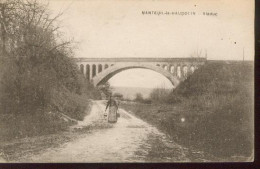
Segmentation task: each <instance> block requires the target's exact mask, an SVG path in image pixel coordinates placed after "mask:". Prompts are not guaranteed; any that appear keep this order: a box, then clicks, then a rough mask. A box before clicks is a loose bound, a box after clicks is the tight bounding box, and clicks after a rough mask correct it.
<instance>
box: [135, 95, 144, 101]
mask: <svg viewBox="0 0 260 169" xmlns="http://www.w3.org/2000/svg"><path fill="white" fill-rule="evenodd" d="M135 101H136V102H140V103H142V102H143V101H144V98H143V95H142V94H141V93H136V95H135Z"/></svg>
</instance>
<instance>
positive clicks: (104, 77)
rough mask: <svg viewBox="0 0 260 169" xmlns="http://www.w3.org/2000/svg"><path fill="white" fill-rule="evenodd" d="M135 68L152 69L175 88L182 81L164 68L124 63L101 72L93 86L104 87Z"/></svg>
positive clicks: (95, 78) (94, 80)
mask: <svg viewBox="0 0 260 169" xmlns="http://www.w3.org/2000/svg"><path fill="white" fill-rule="evenodd" d="M134 68H143V69H150V70H153V71H155V72H158V73H160V74H161V75H163V76H165V77H166V78H167V79H169V81H170V82H171V83H172V85H173V86H174V87H176V86H178V84H179V82H180V80H179V79H178V78H177V77H176V76H174V75H173V74H171V73H170V72H169V71H167V70H165V69H163V68H162V67H159V66H156V65H151V64H144V63H127V64H126V63H124V64H116V65H114V66H111V67H109V68H108V69H107V70H106V71H103V72H101V73H100V74H98V75H97V76H95V77H94V78H93V84H94V85H95V86H98V85H102V84H104V83H105V82H107V81H108V80H109V79H110V78H111V77H113V76H114V75H116V74H117V73H120V72H122V71H124V70H128V69H134Z"/></svg>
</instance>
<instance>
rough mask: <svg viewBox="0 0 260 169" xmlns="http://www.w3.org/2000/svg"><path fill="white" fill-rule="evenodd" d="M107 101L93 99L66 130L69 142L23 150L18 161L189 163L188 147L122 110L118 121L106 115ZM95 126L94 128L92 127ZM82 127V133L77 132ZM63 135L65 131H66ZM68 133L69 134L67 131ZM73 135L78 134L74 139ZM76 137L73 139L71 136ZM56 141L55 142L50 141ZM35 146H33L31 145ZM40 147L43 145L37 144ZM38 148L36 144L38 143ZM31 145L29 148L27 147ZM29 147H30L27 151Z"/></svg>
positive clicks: (16, 159)
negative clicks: (86, 113)
mask: <svg viewBox="0 0 260 169" xmlns="http://www.w3.org/2000/svg"><path fill="white" fill-rule="evenodd" d="M104 109H105V104H104V101H95V102H93V106H92V110H91V113H90V115H89V116H87V117H86V118H85V119H84V121H82V122H79V123H78V125H76V126H73V127H72V128H71V131H69V132H67V134H68V138H69V139H68V141H67V142H64V143H62V144H59V145H56V146H49V147H48V146H46V148H45V149H42V150H41V151H38V152H36V153H28V152H26V151H25V152H24V153H23V155H20V156H18V157H19V158H13V160H11V161H17V162H189V161H190V160H189V159H188V158H187V157H186V154H187V152H188V151H187V149H185V148H183V147H181V146H180V145H178V144H176V143H174V142H173V141H171V140H170V139H169V138H168V137H167V136H166V135H165V134H163V133H161V132H160V131H158V130H157V129H156V128H155V127H153V126H151V125H149V124H147V123H146V122H144V121H142V120H140V119H138V118H136V117H134V116H133V115H131V114H129V113H128V112H126V111H124V110H123V109H120V110H119V112H120V114H121V117H120V118H119V119H118V122H117V123H115V124H109V123H107V122H106V119H105V118H104ZM90 128H92V130H89V129H90ZM78 130H80V131H81V132H80V133H77V131H78ZM63 134H64V133H63ZM65 134H66V133H65ZM73 136H75V137H74V138H73ZM72 138H73V139H72ZM50 144H53V143H50ZM32 146H33V145H32ZM38 146H40V147H38V148H41V145H38ZM36 147H37V146H36ZM27 148H28V147H27ZM29 150H30V148H28V151H29Z"/></svg>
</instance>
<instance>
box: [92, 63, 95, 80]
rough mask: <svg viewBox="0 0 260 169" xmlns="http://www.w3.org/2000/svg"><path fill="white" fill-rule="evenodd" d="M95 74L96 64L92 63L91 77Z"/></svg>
mask: <svg viewBox="0 0 260 169" xmlns="http://www.w3.org/2000/svg"><path fill="white" fill-rule="evenodd" d="M95 76H96V65H92V77H95Z"/></svg>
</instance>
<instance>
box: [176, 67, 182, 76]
mask: <svg viewBox="0 0 260 169" xmlns="http://www.w3.org/2000/svg"><path fill="white" fill-rule="evenodd" d="M177 76H178V78H181V66H177Z"/></svg>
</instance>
